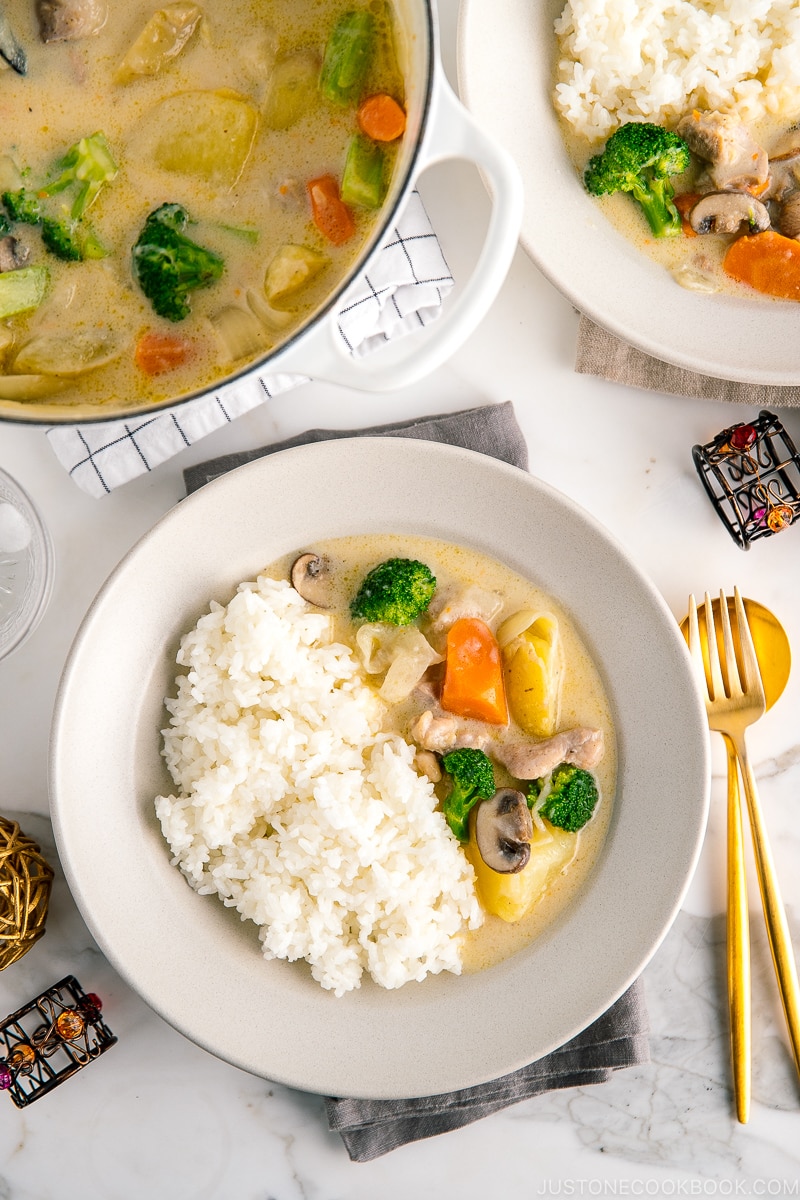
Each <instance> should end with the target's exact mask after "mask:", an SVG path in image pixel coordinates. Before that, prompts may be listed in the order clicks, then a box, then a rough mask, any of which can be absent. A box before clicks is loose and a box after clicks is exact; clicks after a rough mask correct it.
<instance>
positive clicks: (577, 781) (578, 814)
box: [528, 763, 598, 833]
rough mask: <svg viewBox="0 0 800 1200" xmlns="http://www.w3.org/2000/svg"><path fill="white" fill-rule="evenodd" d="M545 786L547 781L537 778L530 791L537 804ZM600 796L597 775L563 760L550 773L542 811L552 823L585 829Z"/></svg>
mask: <svg viewBox="0 0 800 1200" xmlns="http://www.w3.org/2000/svg"><path fill="white" fill-rule="evenodd" d="M542 790H543V781H542V780H541V779H535V780H534V781H533V782H532V784H531V786H530V790H529V792H528V799H529V802H530V803H531V804H535V803H536V802H537V801H538V799H539V796H540V795H541V793H542ZM597 800H598V791H597V784H596V783H595V780H594V776H593V775H591V774H590V773H589V772H588V771H585V770H584V769H583V767H575V766H573V765H572V763H561V765H560V766H558V767H556V768H555V770H554V771H553V773H552V775H551V776H550V790H549V792H548V793H547V795H546V796H545V799H544V801H543V803H542V804H541V806H540V808H539V812H540V813H541V815H542V816H543V817H545V818H546V819H547V820H548V821H549V822H550V824H551V825H557V826H558V828H559V829H566V831H567V832H568V833H577V831H578V830H579V829H583V827H584V825H585V824H586V822H587V821H588V820H589V819H590V817H591V815H592V813H593V812H594V809H595V805H596V804H597Z"/></svg>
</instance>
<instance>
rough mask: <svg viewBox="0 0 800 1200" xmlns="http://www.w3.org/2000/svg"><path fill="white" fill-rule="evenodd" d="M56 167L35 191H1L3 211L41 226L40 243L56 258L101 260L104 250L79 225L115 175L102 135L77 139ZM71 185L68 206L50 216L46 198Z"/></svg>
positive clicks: (17, 219)
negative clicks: (73, 191)
mask: <svg viewBox="0 0 800 1200" xmlns="http://www.w3.org/2000/svg"><path fill="white" fill-rule="evenodd" d="M58 167H59V169H60V170H61V174H60V175H59V177H58V179H56V180H54V181H53V182H52V183H47V184H44V185H43V186H42V187H41V188H38V189H36V190H32V189H29V188H19V189H18V190H17V191H7V192H3V204H4V206H5V209H6V212H7V213H8V215H9V217H11V219H12V220H13V221H20V222H22V223H24V224H26V225H39V226H41V230H42V243H43V244H44V246H45V248H46V249H47V250H49V251H50V253H51V254H54V255H55V256H56V258H61V259H65V260H66V261H68V262H79V261H80V260H81V259H84V258H103V257H105V254H106V251H105V249H104V247H103V246H102V245H101V243H100V242H99V241H98V239H97V237H96V235H95V234H94V233H93V232H92V230H91V229H89V228H88V226H86V225H81V224H79V222H80V219H81V217H82V216H83V214H84V213H85V211H86V209H87V208H88V207H89V205H90V204H91V203H92V202H93V201H94V199H95V198H96V196H97V193H98V192H99V191H100V188H101V187H102V186H103V184H104V183H108V182H110V180H112V179H113V178H114V176H115V175H116V173H117V166H116V163H115V162H114V160H113V158H112V157H111V151H110V150H109V148H108V143H107V142H106V139H105V138H104V137H103V134H102V133H94V134H92V136H91V137H86V138H81V140H80V141H79V142H76V143H75V145H74V146H71V147H70V149H69V150H68V151H67V153H66V154H65V156H64V157H63V158H62V159H61V161H60V162H59V164H58ZM73 184H77V185H78V186H77V192H76V195H75V198H74V200H73V203H72V207H71V208H69V207H68V206H67V205H63V206H62V207H63V213H62V215H59V216H56V215H54V208H53V206H52V205H51V206H50V210H49V211H48V205H47V201H48V200H49V198H50V197H51V196H53V195H56V194H57V193H59V192H63V191H64V190H65V189H66V188H68V187H70V186H72V185H73Z"/></svg>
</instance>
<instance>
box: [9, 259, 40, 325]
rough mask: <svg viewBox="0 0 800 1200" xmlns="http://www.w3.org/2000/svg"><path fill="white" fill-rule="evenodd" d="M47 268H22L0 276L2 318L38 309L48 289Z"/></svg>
mask: <svg viewBox="0 0 800 1200" xmlns="http://www.w3.org/2000/svg"><path fill="white" fill-rule="evenodd" d="M48 279H49V275H48V272H47V267H38V266H37V267H20V268H19V270H17V271H4V272H3V273H2V274H0V318H2V317H14V316H16V315H17V313H23V312H30V311H31V309H34V308H38V307H39V305H40V304H41V302H42V299H43V297H44V293H45V290H46V288H47V281H48Z"/></svg>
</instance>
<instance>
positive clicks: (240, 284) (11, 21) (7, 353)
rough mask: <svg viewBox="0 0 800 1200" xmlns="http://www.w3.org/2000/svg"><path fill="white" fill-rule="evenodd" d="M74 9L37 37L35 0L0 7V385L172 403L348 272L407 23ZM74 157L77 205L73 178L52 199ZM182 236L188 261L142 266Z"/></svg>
mask: <svg viewBox="0 0 800 1200" xmlns="http://www.w3.org/2000/svg"><path fill="white" fill-rule="evenodd" d="M40 7H42V6H40ZM58 7H59V6H58V4H56V8H58ZM72 7H75V5H74V4H73V5H72ZM77 7H78V8H79V9H80V8H83V9H84V10H88V18H87V20H88V24H87V25H86V26H85V29H88V30H89V32H88V33H85V32H83V31H80V30H79V32H81V33H82V35H81V36H78V37H72V36H70V37H67V38H66V39H63V40H62V39H60V38H58V37H57V38H56V40H51V41H48V42H44V41H42V37H41V34H40V25H39V21H38V19H37V11H36V8H35V6H34V4H33V2H32V0H6V2H5V3H4V6H3V8H4V11H5V14H6V17H7V25H8V27H9V28H10V29H11V30H13V35H14V37H15V39H16V41H17V43H18V44H19V46H20V47H21V48H22V49H23V51H24V55H25V59H26V63H25V66H26V73H25V74H24V75H23V74H20V73H18V72H17V71H15V70H14V69H12V68H9V69H6V70H3V71H0V130H2V133H0V192H2V194H3V195H4V197H8V196H10V197H11V201H10V203H7V204H5V205H4V206H0V235H3V238H2V242H0V249H2V248H3V245H4V246H5V249H6V251H8V253H10V254H12V257H11V258H10V259H9V257H8V253H7V254H6V258H5V261H4V260H3V258H2V257H0V267H2V268H3V269H2V270H0V399H2V400H19V401H24V402H28V401H31V402H35V401H36V400H49V399H51V398H56V399H57V400H58V402H59V403H63V404H65V405H70V404H75V403H81V404H86V403H87V402H90V403H92V404H96V405H100V406H102V405H107V404H109V405H113V404H114V403H115V401H116V402H119V401H124V402H125V403H131V404H141V403H147V402H159V401H164V400H166V399H169V398H172V397H177V396H179V395H183V394H186V393H189V392H193V391H195V390H198V389H202V388H205V387H208V386H210V385H212V384H213V383H214V382H215V381H216V380H219V379H220V378H222V377H224V376H226V375H227V374H229V373H230V372H231V371H232V370H233V369H234V368H236V367H237V366H239V365H242V364H245V363H247V362H248V361H251V360H253V359H254V358H257V357H259V356H261V355H262V354H264V353H266V352H267V351H268V350H269V349H271V348H272V347H274V346H277V345H278V344H280V342H281V341H282V340H284V339H285V338H286V337H287V335H288V334H289V333H291V331H292V330H293V329H295V328H296V327H297V326H298V324H300V323H301V322H303V321H304V320H305V319H306V318H307V317H308V316H309V315H310V314H311V313H312V312H313V311H314V310H315V309H316V308H317V307H318V306H319V305H320V303H321V302H322V301H323V300H324V298H325V297H326V296H327V295H329V294H330V292H331V290H332V289H333V288H334V287H335V286H336V284H337V282H338V281H340V280H341V279H342V277H343V276H344V275H345V274H346V273H347V272H348V270H349V269H350V268H351V266H352V264H353V262H354V260H355V259H356V258H357V256H358V254H359V251H360V249H361V248H362V247H363V245H364V243H365V240H366V239H367V238H368V236H369V234H370V232H371V230H372V229H373V227H374V223H375V221H376V216H377V213H378V211H379V208H380V205H381V203H382V200H383V198H384V196H385V192H386V189H387V186H388V182H389V179H390V176H391V172H392V167H393V163H394V160H395V157H396V153H397V147H398V145H399V143H400V141H401V139H402V132H403V125H404V112H403V103H404V85H403V77H402V74H401V71H400V67H399V65H398V62H399V59H400V58H401V57H402V46H401V45H400V41H399V39H400V34H401V31H400V30H399V29H398V28H397V26H396V25H395V22H394V17H393V12H392V9H391V8H390V6H389V4H388V2H387V0H368V2H367V3H365V2H364V0H351V2H348V0H291V3H288V2H286V0H260V2H259V3H254V2H253V0H225V3H222V2H221V0H204V2H203V3H202V4H200V5H195V4H193V3H188V2H183V0H179V2H178V3H175V4H169V5H167V6H166V7H165V8H163V9H156V8H155V7H154V5H153V3H152V0H151V3H147V2H146V0H131V2H130V3H129V4H127V5H125V6H124V8H123V7H119V6H112V5H109V7H108V11H107V12H106V10H105V8H104V7H103V6H102V5H101V0H85V2H84V0H77ZM67 8H70V5H67ZM98 14H99V16H98ZM93 15H94V25H93V24H92V18H93ZM95 25H96V26H98V27H97V28H95ZM0 50H2V47H0ZM0 65H4V66H5V65H6V63H5V62H4V61H3V60H2V59H0ZM376 98H377V111H376ZM370 100H371V101H372V102H373V103H372V109H371V110H370V111H367V112H366V115H365V114H364V112H362V110H363V109H364V103H365V101H370ZM95 135H99V138H95ZM87 139H88V144H87ZM70 152H71V153H72V155H73V159H74V158H75V155H77V157H78V160H79V161H78V168H77V169H78V174H80V171H81V169H82V168H83V167H84V166H85V165H86V164H85V161H84V160H85V158H87V156H88V160H89V167H90V170H91V169H98V168H97V163H98V160H100V167H99V175H100V184H99V187H98V190H97V194H96V196H92V197H90V200H89V203H88V204H87V205H86V207H85V210H84V211H82V212H79V213H78V217H77V219H76V212H78V210H80V207H81V199H80V183H79V182H72V183H71V184H67V185H66V186H65V187H64V189H63V190H61V191H56V192H54V193H53V194H45V193H46V189H47V187H48V184H50V183H52V182H53V181H54V180H57V179H59V178H63V177H64V174H65V169H66V173H67V175H68V174H69V155H70ZM65 156H66V159H67V163H66V168H65ZM21 191H22V192H24V193H25V195H26V196H27V197H29V196H30V195H31V194H32V195H33V199H34V201H36V200H37V198H38V202H39V205H40V213H39V216H40V218H41V219H40V220H39V221H38V223H37V222H36V221H35V220H34V221H31V220H30V219H29V217H30V214H28V219H26V215H25V213H24V212H23V213H22V215H21V216H20V210H19V207H18V206H17V207H15V203H14V197H18V196H19V195H20V192H21ZM84 200H85V197H84ZM164 206H168V207H166V208H165V207H164ZM154 213H159V214H160V218H157V222H158V220H159V219H163V221H162V223H161V224H158V223H157V224H156V226H149V227H148V228H150V229H151V230H153V229H154V230H155V234H154V235H153V237H152V238H150V239H149V240H148V238H145V239H144V253H142V252H141V250H142V246H143V242H142V238H143V230H144V229H145V227H146V223H147V221H148V217H152V214H154ZM15 218H16V219H15ZM47 220H49V221H51V222H56V224H57V225H58V227H59V228H58V229H57V230H56V232H55V233H53V232H52V230H51V236H50V239H49V242H48V236H47V235H48V225H47ZM64 225H66V226H67V229H66V232H65V231H64V228H63V226H64ZM164 225H166V226H169V228H167V229H166V232H165V231H164ZM53 228H55V226H54V227H53ZM156 234H157V235H158V237H161V236H162V235H163V237H164V238H165V239H166V242H165V244H166V247H167V248H166V249H164V246H163V245H161V244H159V245H158V247H157V249H158V255H159V256H160V257H159V259H158V262H157V264H156V267H153V263H152V260H151V258H148V257H147V255H148V254H149V253H150V251H151V249H152V247H151V245H150V242H151V241H156V240H157V239H156V236H155V235H156ZM60 237H70V238H72V242H71V243H70V246H69V249H70V250H73V249H74V250H75V257H74V260H72V261H66V260H65V259H64V258H63V257H62V256H59V254H57V253H54V252H53V250H52V246H53V245H54V244H56V243H57V242H58V238H60ZM181 238H185V239H188V240H189V241H190V243H191V244H192V245H194V246H195V247H199V250H198V251H196V252H193V253H194V259H193V260H192V261H191V262H190V263H189V264H188V266H187V265H185V264H184V263H183V261H181V263H180V264H179V268H177V269H173V274H172V276H171V277H170V279H169V281H168V282H165V283H163V284H162V282H161V279H160V278H159V279H158V280H156V282H155V283H154V282H153V274H154V272H155V273H157V271H159V270H161V267H162V265H163V261H164V258H165V257H166V258H170V255H175V254H177V252H176V251H174V244H175V242H176V240H180V239H181ZM181 244H182V245H183V243H181ZM76 246H77V249H75V247H76ZM135 246H138V247H139V249H138V250H137V251H136V252H135V253H133V248H134V247H135ZM60 249H62V250H63V246H60ZM14 255H15V256H16V258H17V259H21V260H22V261H15V258H14V257H13V256H14ZM137 255H138V257H137ZM198 262H199V266H198ZM172 267H173V268H174V259H173V260H172ZM148 269H149V270H150V275H149V276H148V274H147V271H148ZM181 272H184V273H183V274H182V275H181ZM176 274H177V275H180V279H179V280H178V283H177V284H176V287H177V299H176V296H175V295H174V294H171V293H170V294H169V295H168V296H167V298H166V300H165V290H166V291H169V288H170V287H172V286H173V284H174V283H175V279H176ZM187 280H188V284H187ZM159 289H160V290H159ZM146 292H147V294H145V293H146ZM184 309H185V313H184V311H183V310H184Z"/></svg>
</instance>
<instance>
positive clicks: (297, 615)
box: [156, 577, 482, 995]
mask: <svg viewBox="0 0 800 1200" xmlns="http://www.w3.org/2000/svg"><path fill="white" fill-rule="evenodd" d="M177 661H178V663H179V664H180V665H181V666H183V667H185V668H187V671H186V673H185V674H181V675H179V676H178V679H177V697H176V698H174V699H170V700H168V701H167V708H168V710H169V712H170V714H171V719H170V724H169V728H167V729H165V730H164V731H163V736H164V751H163V752H164V757H165V759H166V762H167V766H168V767H169V770H170V773H171V775H172V777H173V779H174V781H175V784H176V793H175V794H174V795H171V796H159V797H158V798H157V799H156V812H157V814H158V818H159V820H160V822H161V827H162V830H163V833H164V837H165V838H166V840H167V842H168V843H169V845H170V847H171V849H172V853H173V855H174V858H173V862H174V863H175V864H176V865H177V866H179V867H180V869H181V870H182V871H183V873H184V874H185V876H186V878H187V879H188V881H189V883H190V884H191V885H192V887H194V888H195V889H196V890H197V891H198V892H200V893H203V894H208V893H212V894H213V893H216V894H217V895H218V896H220V897H221V899H222V900H223V902H224V903H225V904H226V905H228V906H229V907H234V908H236V909H237V910H238V911H239V913H240V914H241V916H242V919H243V920H246V919H249V920H252V921H254V922H255V923H256V925H258V926H259V937H260V939H261V943H262V949H263V953H264V955H265V957H266V958H284V959H290V960H294V959H299V958H304V959H307V961H308V962H309V963H310V965H311V973H312V975H313V977H314V978H315V979H316V980H318V981H319V983H320V984H322V986H323V987H325V988H329V989H332V990H333V991H334V992H335V993H336V995H342V994H343V993H345V992H346V991H349V990H350V989H351V988H354V987H358V986H359V983H360V980H361V977H362V974H363V972H364V971H367V972H368V973H369V974H370V975H371V976H372V978H373V979H375V980H376V981H377V982H378V983H379V984H381V985H382V986H383V987H387V988H395V987H400V986H401V985H402V984H404V983H406V982H408V981H409V980H412V979H415V980H421V979H423V978H424V977H425V976H426V975H427V974H428V973H432V974H435V973H437V972H439V971H443V970H447V971H454V972H456V973H458V972H459V971H460V969H461V942H462V936H463V933H464V931H465V929H466V928H475V927H477V926H478V925H480V924H481V921H482V915H481V910H480V906H479V904H478V902H477V899H476V896H475V886H474V874H473V871H472V867H471V866H470V865H469V863H468V862H467V860H466V858H465V856H464V854H463V853H462V851H461V850H460V849H459V845H458V842H457V841H456V839H455V838H454V837H453V835H452V834H451V832H450V830H449V829H448V827H447V823H446V821H445V820H444V817H443V816H442V814H441V812H439V811H438V810H437V808H436V797H435V795H434V792H433V787H432V785H431V784H430V783H429V782H428V780H426V779H423V778H420V776H419V775H418V774H417V772H416V771H415V770H414V767H413V765H412V761H413V757H414V748H413V747H412V746H411V745H409V744H408V743H406V742H405V741H404V740H403V739H402V738H400V737H398V736H396V735H393V734H386V733H382V732H381V724H382V720H383V715H384V707H383V704H382V702H381V701H380V700H379V699H378V698H377V696H376V694H375V693H374V691H373V690H372V689H370V688H369V687H368V686H367V685H366V684H365V682H364V681H363V679H362V676H361V673H360V669H359V667H358V664H357V663H356V661H355V659H354V657H353V655H352V654H351V652H350V650H349V649H348V648H347V647H345V646H342V645H338V644H335V643H332V642H331V640H330V620H329V618H328V616H326V615H325V614H323V613H319V612H316V611H313V610H312V609H311V608H310V607H309V606H308V605H307V604H306V602H305V601H304V600H303V599H302V598H301V597H300V596H299V595H298V593H297V592H296V591H295V590H294V588H292V587H291V586H290V585H289V584H288V583H285V582H283V581H276V580H273V579H268V578H266V577H261V578H259V579H257V580H256V581H255V582H254V583H246V584H242V585H241V586H240V588H239V590H238V592H237V594H236V596H235V597H234V598H233V600H232V601H231V603H230V604H229V605H228V606H227V608H225V607H223V606H222V605H220V604H217V603H212V605H211V608H210V611H209V612H208V613H207V614H206V615H205V616H203V617H201V619H200V621H199V622H198V624H197V626H196V627H195V628H194V629H192V630H191V631H190V632H189V633H188V634H186V636H185V637H184V638H183V641H182V643H181V648H180V651H179V654H178V659H177Z"/></svg>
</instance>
